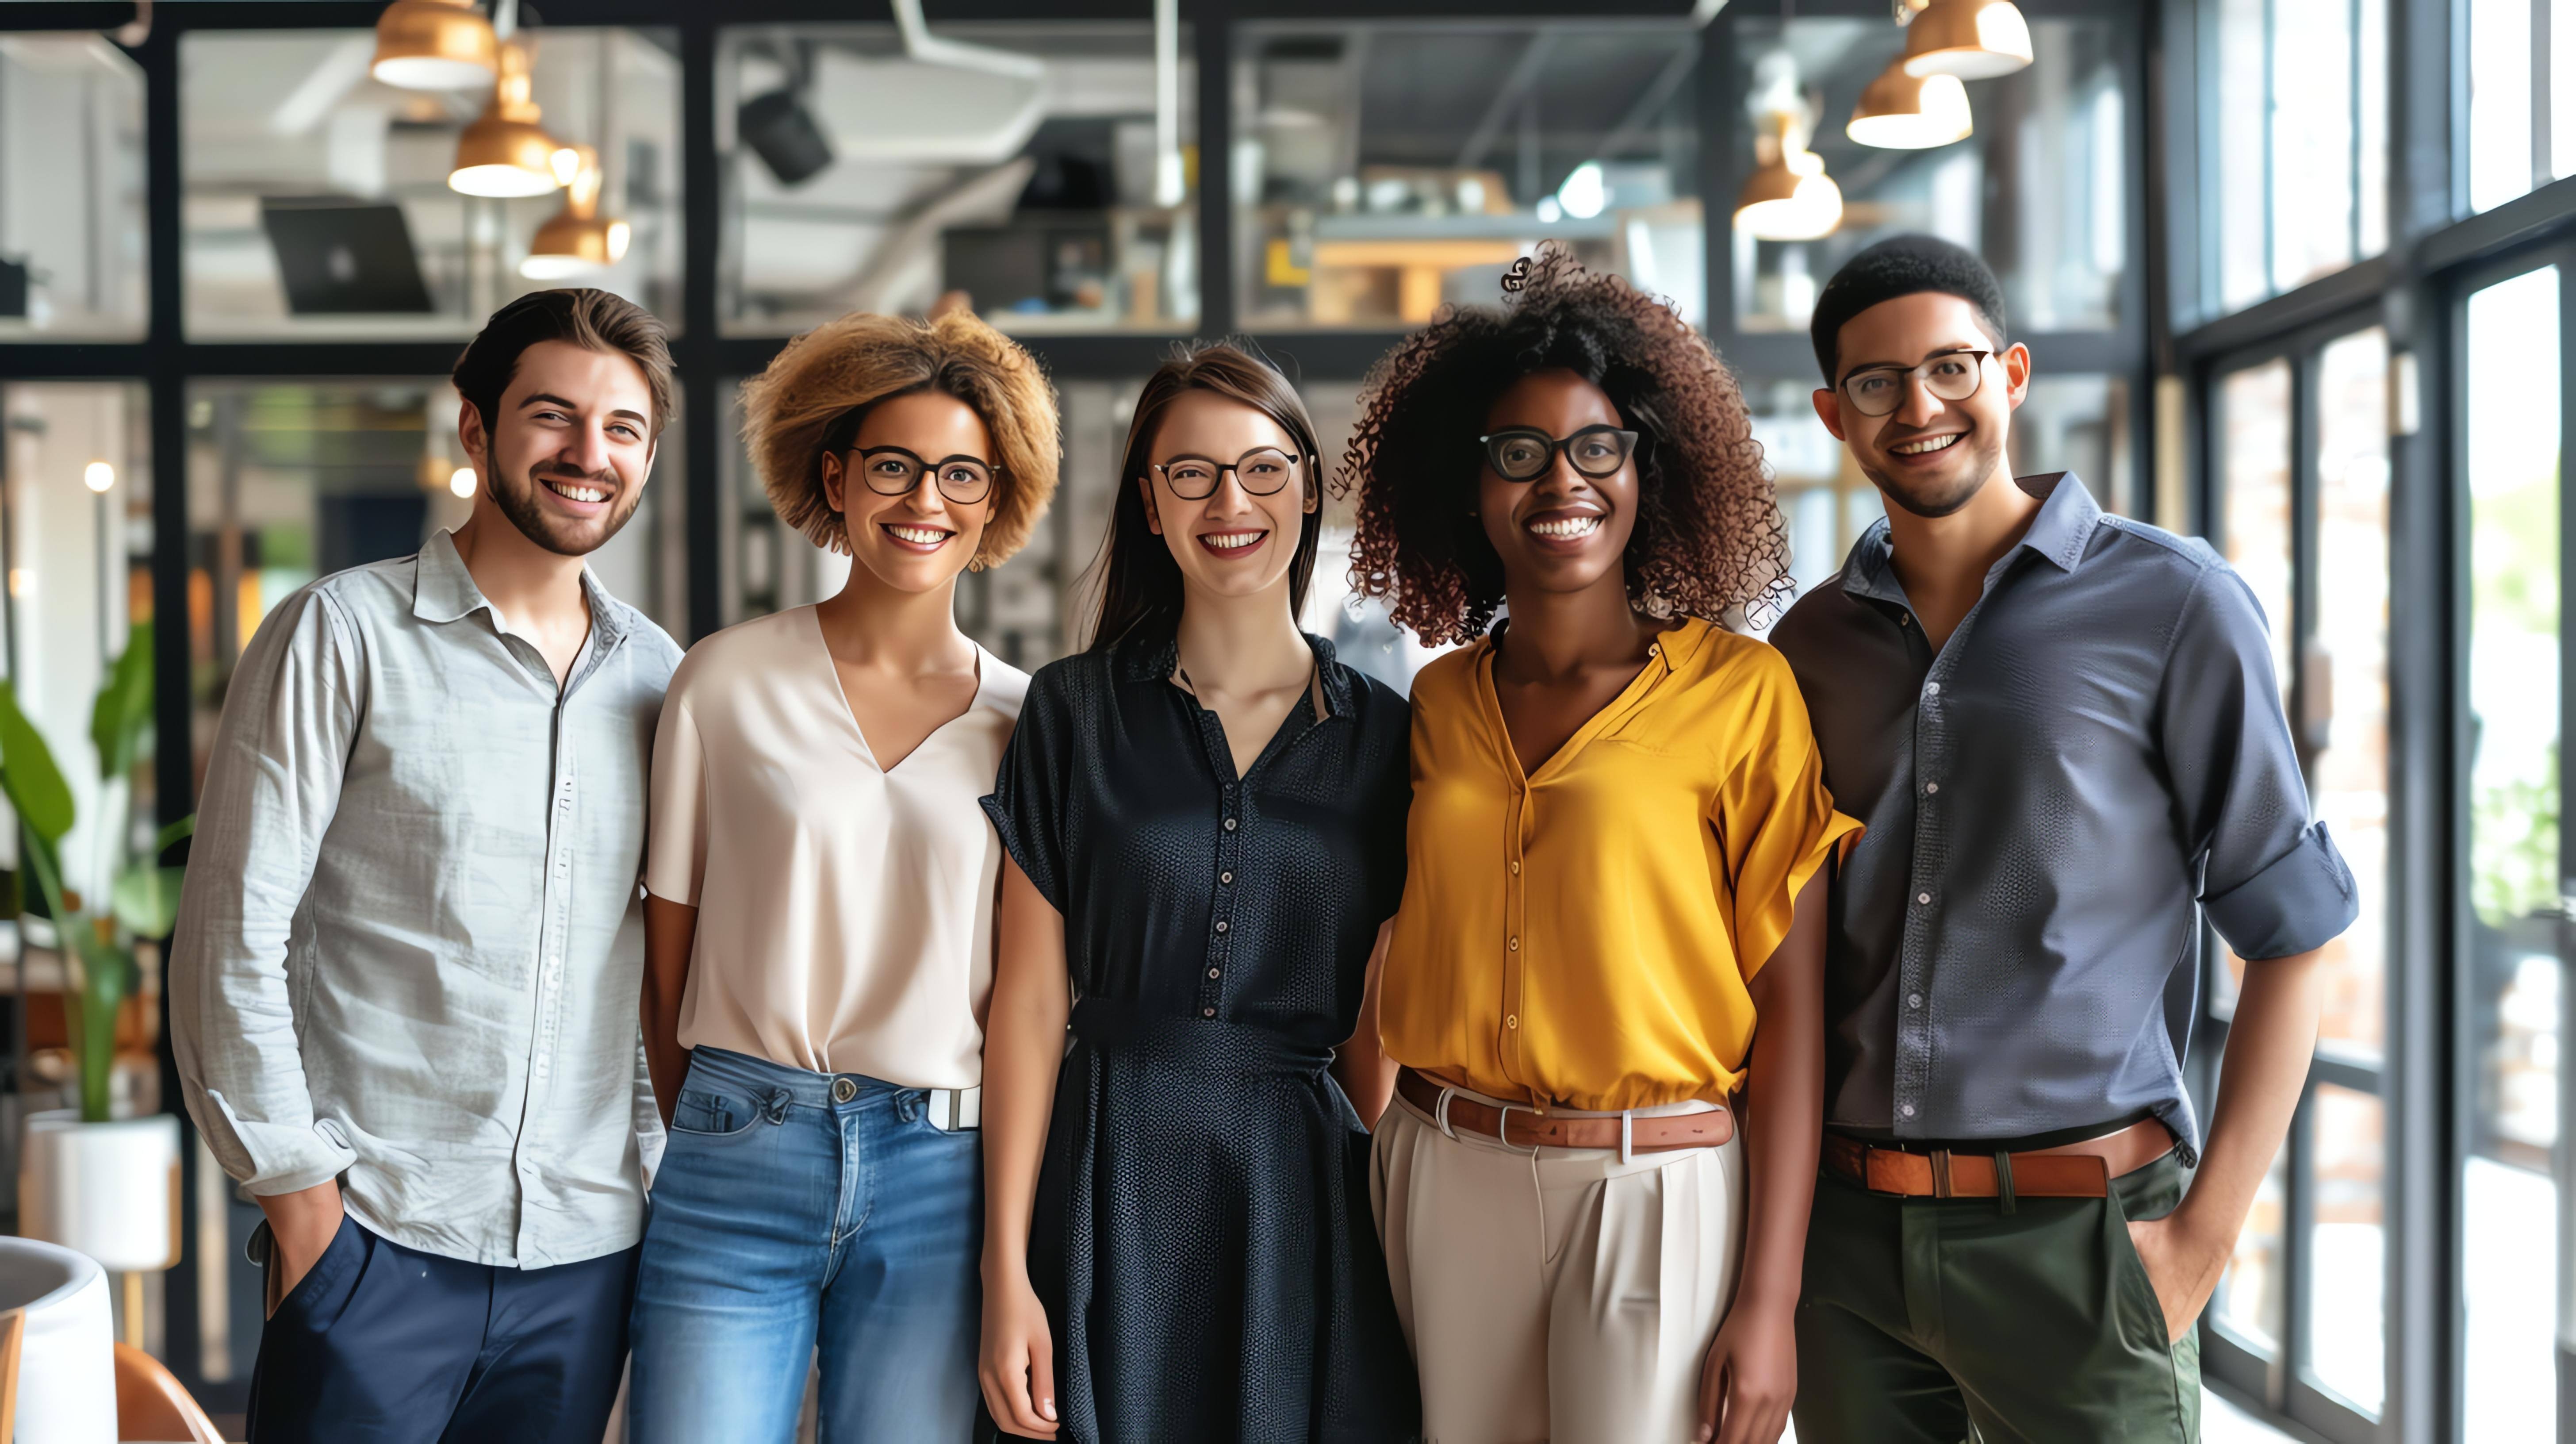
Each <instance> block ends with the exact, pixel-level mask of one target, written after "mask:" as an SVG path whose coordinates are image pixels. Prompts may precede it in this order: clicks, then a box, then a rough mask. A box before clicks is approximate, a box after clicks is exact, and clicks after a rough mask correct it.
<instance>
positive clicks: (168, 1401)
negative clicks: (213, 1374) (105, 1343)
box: [0, 1339, 224, 1444]
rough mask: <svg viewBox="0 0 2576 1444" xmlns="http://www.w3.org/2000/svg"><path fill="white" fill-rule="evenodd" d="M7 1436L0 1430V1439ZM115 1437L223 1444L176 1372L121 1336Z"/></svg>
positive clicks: (213, 1425)
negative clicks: (185, 1440)
mask: <svg viewBox="0 0 2576 1444" xmlns="http://www.w3.org/2000/svg"><path fill="white" fill-rule="evenodd" d="M7 1437H8V1436H6V1435H5V1434H0V1439H5V1438H7ZM116 1437H117V1438H119V1439H162V1440H170V1439H187V1440H191V1441H193V1444H224V1436H223V1435H221V1434H219V1433H217V1432H215V1421H214V1420H212V1419H209V1418H207V1417H206V1411H205V1410H203V1409H201V1408H198V1407H197V1401H196V1400H195V1399H194V1398H191V1397H190V1396H189V1394H188V1389H187V1386H186V1385H184V1384H181V1383H180V1382H179V1379H178V1376H177V1375H174V1374H172V1373H171V1372H170V1371H169V1369H168V1368H166V1367H164V1366H163V1364H162V1363H161V1361H160V1360H159V1359H156V1358H154V1357H152V1356H151V1355H150V1354H147V1353H145V1352H143V1351H142V1350H141V1349H138V1348H136V1347H134V1346H133V1345H132V1344H128V1343H126V1342H124V1341H123V1340H121V1339H120V1340H118V1341H117V1345H116Z"/></svg>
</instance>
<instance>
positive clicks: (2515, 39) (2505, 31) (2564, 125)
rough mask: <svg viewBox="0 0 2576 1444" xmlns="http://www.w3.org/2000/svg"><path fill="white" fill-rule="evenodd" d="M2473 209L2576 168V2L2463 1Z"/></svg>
mask: <svg viewBox="0 0 2576 1444" xmlns="http://www.w3.org/2000/svg"><path fill="white" fill-rule="evenodd" d="M2465 8H2466V9H2467V11H2468V24H2467V27H2466V29H2467V39H2468V51H2469V54H2468V64H2467V65H2466V66H2465V67H2463V70H2464V73H2465V75H2466V77H2467V81H2468V107H2467V108H2468V131H2467V134H2466V135H2465V136H2464V137H2462V142H2463V143H2462V145H2461V159H2462V162H2463V165H2462V169H2463V170H2464V171H2465V173H2466V178H2467V182H2468V187H2467V189H2468V195H2467V200H2468V204H2469V209H2471V210H2473V211H2482V210H2486V209H2487V208H2489V207H2491V206H2498V205H2502V204H2504V203H2505V202H2506V201H2509V200H2512V199H2513V198H2514V197H2516V196H2518V195H2521V194H2523V193H2524V192H2526V191H2528V190H2531V189H2532V188H2533V187H2535V186H2543V185H2547V184H2548V183H2549V182H2551V181H2552V180H2555V179H2557V178H2558V177H2560V176H2563V175H2568V174H2570V173H2576V4H2569V3H2568V0H2465Z"/></svg>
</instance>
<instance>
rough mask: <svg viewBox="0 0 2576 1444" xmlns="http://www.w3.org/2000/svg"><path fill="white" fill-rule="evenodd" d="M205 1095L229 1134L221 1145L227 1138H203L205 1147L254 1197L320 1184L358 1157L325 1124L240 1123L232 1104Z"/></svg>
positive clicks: (268, 1195)
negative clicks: (229, 1129) (228, 1130)
mask: <svg viewBox="0 0 2576 1444" xmlns="http://www.w3.org/2000/svg"><path fill="white" fill-rule="evenodd" d="M206 1097H207V1101H209V1102H211V1103H213V1104H214V1105H215V1107H216V1108H217V1109H219V1110H221V1112H222V1114H223V1119H224V1122H225V1123H227V1124H228V1125H230V1126H231V1129H232V1135H233V1136H232V1138H231V1139H230V1140H229V1144H230V1146H226V1142H227V1141H226V1140H219V1139H216V1138H213V1137H211V1136H210V1137H208V1139H207V1140H206V1142H207V1146H208V1147H209V1148H210V1149H211V1150H212V1151H213V1152H214V1155H215V1161H216V1162H218V1163H220V1164H222V1165H223V1168H224V1172H226V1173H228V1174H231V1175H232V1177H233V1179H234V1181H235V1182H237V1183H239V1184H240V1185H241V1186H242V1192H244V1193H247V1194H249V1195H250V1196H251V1197H253V1198H272V1197H275V1196H276V1195H278V1194H281V1193H297V1192H300V1191H302V1190H304V1189H307V1188H317V1187H320V1186H321V1185H323V1184H325V1183H329V1182H330V1181H331V1180H332V1179H334V1178H337V1177H339V1176H340V1175H341V1174H342V1173H343V1172H346V1171H347V1170H348V1168H349V1166H350V1165H351V1164H353V1163H356V1162H357V1161H358V1153H357V1150H356V1149H353V1148H351V1147H349V1146H348V1145H347V1144H345V1143H342V1142H340V1141H339V1139H338V1137H337V1133H338V1130H337V1129H334V1128H332V1127H331V1126H330V1125H329V1124H328V1123H325V1122H322V1121H319V1120H317V1121H315V1122H314V1123H313V1124H312V1126H310V1127H305V1128H298V1127H295V1126H293V1125H291V1124H280V1123H245V1122H244V1121H243V1120H242V1119H240V1118H238V1117H236V1116H234V1114H233V1110H232V1105H231V1104H229V1103H227V1102H225V1101H224V1099H223V1096H222V1095H221V1094H218V1093H213V1092H209V1093H208V1094H207V1095H206Z"/></svg>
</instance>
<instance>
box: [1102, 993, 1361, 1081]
mask: <svg viewBox="0 0 2576 1444" xmlns="http://www.w3.org/2000/svg"><path fill="white" fill-rule="evenodd" d="M1072 1023H1073V1036H1075V1037H1076V1038H1079V1039H1081V1040H1082V1041H1083V1042H1084V1043H1086V1044H1089V1045H1090V1046H1091V1047H1092V1048H1094V1049H1096V1050H1098V1051H1099V1052H1102V1053H1109V1054H1115V1055H1116V1056H1118V1057H1119V1058H1122V1059H1127V1060H1130V1061H1134V1062H1138V1063H1145V1064H1150V1065H1153V1066H1156V1067H1163V1068H1178V1069H1185V1070H1210V1071H1220V1072H1227V1073H1240V1072H1243V1071H1245V1070H1247V1069H1249V1070H1256V1071H1260V1072H1265V1073H1321V1072H1323V1071H1324V1069H1326V1068H1327V1067H1329V1066H1331V1064H1332V1061H1333V1050H1332V1049H1330V1048H1318V1047H1314V1046H1311V1045H1309V1044H1306V1043H1301V1042H1298V1041H1297V1040H1296V1039H1294V1038H1291V1037H1289V1036H1288V1035H1287V1034H1285V1033H1282V1032H1279V1031H1277V1030H1276V1029H1272V1028H1262V1027H1255V1026H1251V1025H1247V1024H1243V1023H1228V1022H1223V1021H1221V1020H1219V1019H1215V1018H1192V1017H1188V1016H1185V1015H1181V1014H1175V1013H1161V1012H1148V1011H1146V1010H1145V1009H1142V1008H1139V1007H1137V1006H1136V1005H1135V1004H1133V1003H1130V1002H1127V1001H1125V1000H1123V999H1118V998H1080V999H1076V1000H1075V1002H1074V1005H1073V1019H1072Z"/></svg>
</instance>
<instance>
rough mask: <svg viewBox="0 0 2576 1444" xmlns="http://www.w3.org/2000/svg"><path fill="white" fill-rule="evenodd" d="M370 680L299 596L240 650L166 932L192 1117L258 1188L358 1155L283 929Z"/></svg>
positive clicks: (314, 1176) (316, 1180)
mask: <svg viewBox="0 0 2576 1444" xmlns="http://www.w3.org/2000/svg"><path fill="white" fill-rule="evenodd" d="M362 677H363V674H362V672H361V669H360V666H359V658H358V649H357V644H356V641H355V638H354V634H353V633H352V632H351V630H350V629H349V627H348V624H347V622H346V620H345V619H344V618H342V617H341V616H340V615H339V614H338V612H337V610H336V608H335V607H334V605H333V604H332V602H331V601H330V600H329V599H328V598H327V597H325V596H323V595H322V594H321V593H319V592H317V591H314V590H312V589H310V588H308V589H306V590H304V591H301V592H298V593H296V594H295V595H293V596H291V597H289V598H287V599H286V600H285V601H284V602H282V603H280V604H279V605H278V607H277V608H276V609H275V610H274V611H272V612H271V613H270V614H269V616H268V619H267V621H266V622H265V623H264V624H263V625H262V626H261V627H260V629H259V632H258V635H256V636H255V637H253V638H252V639H251V644H250V647H249V649H248V650H247V651H245V652H244V653H243V654H242V659H241V665H240V667H239V668H238V669H236V670H235V671H234V673H233V677H232V683H231V688H230V691H229V693H228V694H227V696H226V698H225V701H224V712H223V719H222V721H221V722H220V723H219V724H218V725H217V726H216V729H215V738H214V745H213V748H212V750H211V752H210V755H209V756H208V759H207V764H206V781H205V790H204V795H203V798H202V799H201V801H200V804H199V806H198V809H197V830H196V837H195V840H194V842H193V843H192V844H191V846H190V850H189V866H188V880H187V884H186V887H185V889H184V891H183V893H182V896H181V899H180V907H179V921H178V926H177V928H176V930H175V931H174V932H173V933H172V935H171V939H170V1020H171V1038H170V1042H171V1051H172V1052H173V1053H174V1054H175V1055H176V1056H177V1061H178V1066H179V1077H180V1081H181V1084H182V1088H183V1091H184V1093H185V1096H186V1101H187V1105H188V1114H189V1116H190V1117H191V1118H193V1119H195V1120H196V1124H197V1128H198V1131H199V1132H200V1133H202V1134H203V1135H204V1137H205V1140H206V1146H207V1147H208V1148H209V1149H211V1150H212V1151H213V1153H214V1155H215V1160H216V1161H217V1162H218V1163H220V1164H222V1165H223V1169H224V1171H225V1172H226V1173H227V1174H230V1175H231V1176H232V1177H233V1179H234V1180H235V1181H237V1182H239V1183H240V1184H242V1185H243V1187H244V1188H245V1189H247V1190H248V1191H249V1192H250V1193H252V1194H254V1195H267V1194H280V1193H292V1192H294V1191H296V1190H298V1189H304V1188H311V1187H313V1186H315V1185H317V1184H320V1183H323V1182H326V1181H328V1180H330V1179H331V1178H333V1177H334V1176H336V1175H337V1174H338V1173H339V1172H340V1171H341V1170H343V1169H345V1168H347V1167H348V1166H349V1165H350V1164H351V1163H352V1162H354V1161H355V1160H356V1156H357V1155H356V1154H355V1153H354V1152H353V1151H352V1150H351V1149H350V1148H349V1147H348V1146H347V1144H346V1143H345V1142H343V1141H342V1140H341V1139H340V1138H339V1137H338V1136H337V1135H336V1134H326V1133H324V1132H322V1131H320V1130H318V1129H317V1128H316V1127H315V1120H314V1111H313V1100H312V1096H311V1094H310V1092H309V1091H308V1089H307V1086H306V1081H305V1074H304V1062H303V1057H302V1053H301V1050H300V1048H299V1046H298V1043H297V1037H296V1027H295V1009H294V1003H293V984H292V981H291V980H290V978H289V977H288V969H289V958H288V948H287V937H288V933H289V931H290V929H291V928H292V926H293V923H294V918H295V914H296V910H297V908H298V907H300V906H301V905H302V903H303V900H304V894H305V889H306V887H307V886H308V885H309V884H310V883H311V881H312V878H313V867H314V858H315V855H316V853H317V852H318V850H319V849H320V847H321V844H322V837H323V834H324V833H325V832H326V831H327V830H328V829H329V828H330V825H331V819H332V816H333V814H334V813H335V812H336V811H337V809H338V807H339V801H340V785H341V779H342V776H343V774H344V772H345V770H346V766H347V759H348V755H349V748H350V745H351V742H352V739H353V738H354V737H355V735H356V732H357V726H358V719H359V716H360V714H361V711H362V710H363V708H364V705H365V698H364V696H363V689H364V683H363V680H362Z"/></svg>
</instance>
